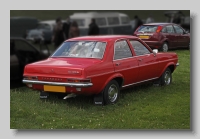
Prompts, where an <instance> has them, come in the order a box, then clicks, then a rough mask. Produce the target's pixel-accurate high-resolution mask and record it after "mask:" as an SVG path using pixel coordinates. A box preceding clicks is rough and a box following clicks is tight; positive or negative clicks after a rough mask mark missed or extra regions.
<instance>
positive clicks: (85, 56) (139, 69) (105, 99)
mask: <svg viewBox="0 0 200 139" xmlns="http://www.w3.org/2000/svg"><path fill="white" fill-rule="evenodd" d="M178 65H179V63H178V57H177V54H176V53H174V52H171V53H169V52H168V53H158V50H156V49H155V50H152V49H151V48H150V47H149V46H148V45H147V44H146V43H144V42H143V41H142V40H141V39H139V38H138V37H134V36H131V35H108V36H85V37H77V38H72V39H69V40H66V41H65V42H64V43H63V44H62V45H61V46H60V47H59V48H58V49H57V50H56V51H55V52H54V53H53V54H52V55H51V56H50V57H49V58H48V59H46V60H43V61H39V62H35V63H32V64H28V65H26V67H25V69H24V74H23V76H24V79H23V83H25V84H26V85H27V86H28V87H29V88H31V89H34V90H39V91H40V98H48V95H49V94H51V93H52V92H54V93H55V92H56V93H57V94H64V95H65V97H64V98H63V99H65V98H68V97H70V96H76V95H79V94H81V95H94V103H95V104H101V105H102V104H105V105H106V104H114V103H116V102H117V100H118V97H119V93H120V90H121V89H125V88H127V87H131V86H134V85H139V84H141V83H146V82H150V81H151V82H154V83H155V82H156V83H157V84H158V85H169V84H170V83H171V82H172V73H173V72H174V70H175V69H176V67H177V66H178Z"/></svg>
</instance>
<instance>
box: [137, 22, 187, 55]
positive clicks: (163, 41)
mask: <svg viewBox="0 0 200 139" xmlns="http://www.w3.org/2000/svg"><path fill="white" fill-rule="evenodd" d="M133 35H134V36H137V37H139V38H140V39H142V40H143V41H144V42H145V43H146V44H148V45H149V46H150V47H151V48H152V49H159V50H160V51H163V52H167V51H168V50H169V49H177V48H188V49H189V48H190V33H188V32H187V31H185V30H184V29H183V28H182V27H181V26H179V25H177V24H174V23H149V24H143V25H141V26H139V27H138V28H137V29H136V31H135V32H134V34H133Z"/></svg>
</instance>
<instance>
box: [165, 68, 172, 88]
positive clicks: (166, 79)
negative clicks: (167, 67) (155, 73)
mask: <svg viewBox="0 0 200 139" xmlns="http://www.w3.org/2000/svg"><path fill="white" fill-rule="evenodd" d="M164 81H165V84H166V85H169V84H170V82H171V76H170V72H169V71H166V72H165V77H164Z"/></svg>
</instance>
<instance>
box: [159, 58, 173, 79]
mask: <svg viewBox="0 0 200 139" xmlns="http://www.w3.org/2000/svg"><path fill="white" fill-rule="evenodd" d="M167 68H169V69H170V70H171V73H173V72H174V70H175V64H174V63H173V62H170V63H168V64H167V65H166V66H165V68H163V70H162V72H161V73H160V76H159V77H161V76H162V74H163V73H164V72H165V70H166V69H167Z"/></svg>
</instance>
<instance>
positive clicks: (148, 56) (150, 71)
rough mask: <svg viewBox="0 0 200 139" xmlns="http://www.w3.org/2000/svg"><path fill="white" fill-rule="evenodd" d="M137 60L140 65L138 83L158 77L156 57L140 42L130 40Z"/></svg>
mask: <svg viewBox="0 0 200 139" xmlns="http://www.w3.org/2000/svg"><path fill="white" fill-rule="evenodd" d="M130 44H131V45H132V47H133V49H134V52H135V55H136V56H135V58H136V59H137V61H138V64H139V72H138V82H143V81H147V80H151V79H155V78H157V77H158V64H157V58H156V56H155V55H154V54H153V53H152V52H151V51H150V50H149V49H148V48H147V47H146V46H145V45H144V44H143V43H142V42H140V41H139V40H130Z"/></svg>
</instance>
